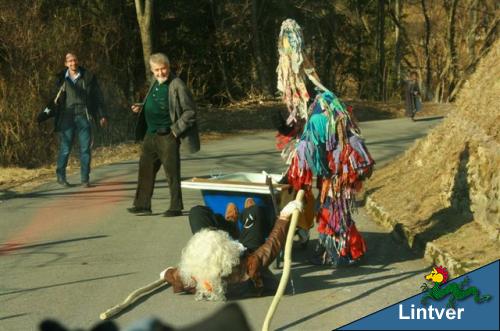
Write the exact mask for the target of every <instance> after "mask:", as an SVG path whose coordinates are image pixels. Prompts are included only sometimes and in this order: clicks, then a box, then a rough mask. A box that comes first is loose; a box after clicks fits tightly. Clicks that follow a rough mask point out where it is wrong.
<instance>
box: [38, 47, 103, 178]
mask: <svg viewBox="0 0 500 331" xmlns="http://www.w3.org/2000/svg"><path fill="white" fill-rule="evenodd" d="M64 65H65V66H66V69H64V70H63V71H61V72H60V73H59V74H58V75H57V81H56V84H57V85H56V88H57V92H56V93H54V95H56V97H55V99H54V100H52V101H51V102H50V103H49V105H48V106H47V107H46V108H45V110H44V111H43V112H42V113H41V114H40V115H39V116H38V121H39V122H41V121H44V120H45V119H47V118H50V117H54V118H55V131H56V132H58V135H59V153H58V156H57V167H56V175H57V183H59V184H60V185H62V186H64V187H70V186H71V185H70V184H69V183H68V181H67V180H66V166H67V165H68V159H69V154H70V152H71V148H72V146H73V140H74V137H75V136H76V137H77V139H78V143H79V145H80V181H81V185H82V186H83V187H90V181H89V180H90V160H91V145H92V143H91V142H92V138H91V120H92V119H94V120H96V122H98V123H99V124H100V126H101V127H104V126H106V125H107V123H108V120H107V115H106V112H105V110H104V103H103V98H102V93H101V90H100V88H99V84H98V82H97V78H96V76H95V75H94V74H92V73H91V72H90V71H88V70H86V69H85V68H83V67H81V66H79V65H78V58H77V56H76V55H75V54H74V53H68V54H66V56H65V62H64Z"/></svg>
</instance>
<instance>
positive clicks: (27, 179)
mask: <svg viewBox="0 0 500 331" xmlns="http://www.w3.org/2000/svg"><path fill="white" fill-rule="evenodd" d="M346 103H347V104H349V105H352V106H353V107H354V111H355V113H356V116H357V118H358V120H360V121H368V120H378V119H388V118H397V117H402V116H404V105H403V104H402V103H401V102H390V103H382V102H368V101H363V100H346ZM451 108H452V105H443V104H433V103H426V104H424V107H423V109H424V110H423V111H422V113H421V114H419V115H418V116H431V115H446V114H447V113H448V112H449V110H450V109H451ZM277 111H286V109H285V106H284V105H283V104H282V102H281V101H279V100H266V101H260V100H249V101H246V102H240V103H238V104H234V105H231V106H228V107H225V108H212V107H210V108H209V107H200V111H199V122H200V128H201V131H202V134H201V139H202V143H207V142H209V141H213V140H217V139H224V138H227V137H228V136H231V135H234V134H242V133H248V132H255V131H256V130H266V129H267V130H272V129H274V124H273V119H272V118H273V116H274V114H275V113H276V112H277ZM139 150H140V146H139V145H137V144H134V143H132V142H129V143H123V144H118V145H115V146H112V147H99V148H96V149H95V150H94V151H93V153H92V156H93V157H92V167H97V166H101V165H105V164H110V163H114V162H119V161H123V160H129V159H137V158H138V157H139ZM78 171H79V161H78V158H75V157H74V156H72V157H71V158H70V161H69V164H68V174H72V173H75V172H78ZM54 172H55V165H54V164H51V165H49V166H45V167H40V168H36V169H26V168H19V167H8V168H0V192H1V191H4V192H6V191H7V192H12V193H13V192H27V191H30V190H32V189H33V188H34V187H36V186H38V185H40V184H43V183H45V182H48V181H53V180H54V178H55V175H54Z"/></svg>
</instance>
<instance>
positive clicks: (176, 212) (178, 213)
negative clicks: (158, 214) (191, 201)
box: [163, 209, 182, 217]
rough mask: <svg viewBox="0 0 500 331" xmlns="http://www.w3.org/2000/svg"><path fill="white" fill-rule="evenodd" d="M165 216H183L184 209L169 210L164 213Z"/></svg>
mask: <svg viewBox="0 0 500 331" xmlns="http://www.w3.org/2000/svg"><path fill="white" fill-rule="evenodd" d="M163 216H164V217H176V216H182V210H170V209H169V210H167V211H165V212H164V213H163Z"/></svg>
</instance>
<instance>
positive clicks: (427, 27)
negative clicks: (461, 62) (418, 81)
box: [421, 0, 432, 100]
mask: <svg viewBox="0 0 500 331" xmlns="http://www.w3.org/2000/svg"><path fill="white" fill-rule="evenodd" d="M421 3H422V13H423V14H424V19H425V41H424V52H425V80H424V95H423V96H424V100H429V97H430V93H429V92H430V89H431V78H432V71H431V58H430V55H429V40H430V37H431V21H430V19H429V13H428V12H427V7H426V4H425V0H421Z"/></svg>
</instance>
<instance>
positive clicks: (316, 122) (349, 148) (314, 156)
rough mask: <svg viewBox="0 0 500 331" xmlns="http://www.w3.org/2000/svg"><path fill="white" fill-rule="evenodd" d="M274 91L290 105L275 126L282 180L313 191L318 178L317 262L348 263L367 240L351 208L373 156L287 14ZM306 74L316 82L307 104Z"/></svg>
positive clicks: (363, 246) (299, 30)
mask: <svg viewBox="0 0 500 331" xmlns="http://www.w3.org/2000/svg"><path fill="white" fill-rule="evenodd" d="M278 49H279V55H280V59H279V64H278V68H277V73H278V90H280V91H281V92H282V93H283V101H284V102H285V104H286V105H287V108H288V110H289V117H288V119H287V121H286V123H287V124H289V125H292V126H293V129H290V130H288V132H286V133H285V134H283V132H285V130H280V133H279V134H278V144H277V145H278V148H279V149H282V157H283V159H284V160H285V162H286V164H288V165H289V168H288V170H287V180H288V183H289V184H291V185H292V186H293V187H294V189H295V190H299V189H304V190H306V197H307V195H308V194H309V195H312V193H311V190H312V185H313V177H314V176H316V178H317V186H318V189H319V196H318V201H319V209H318V208H317V209H316V210H315V214H316V220H317V222H318V231H319V233H320V244H321V247H320V252H319V255H320V261H319V263H321V264H327V263H331V264H332V265H334V266H337V265H340V264H350V263H353V262H354V261H356V260H358V259H359V258H361V257H362V256H363V254H364V253H365V251H366V245H365V242H364V240H363V238H362V237H361V235H360V234H359V233H358V231H357V229H356V226H355V225H354V220H353V218H352V213H353V211H354V208H355V204H354V202H355V199H354V195H355V193H356V192H358V191H359V190H360V188H361V183H362V181H363V180H364V179H365V178H367V177H369V176H370V175H371V172H372V168H373V165H374V164H375V162H374V160H373V159H372V157H371V156H370V154H369V153H368V150H367V149H366V146H365V144H364V142H363V138H362V137H361V135H360V130H359V128H358V126H357V123H356V121H355V119H354V117H353V116H352V114H351V113H350V110H351V108H347V107H346V106H345V105H344V104H343V103H342V102H341V101H340V100H339V99H338V98H337V97H336V96H335V94H334V93H333V92H331V91H329V90H328V89H326V88H325V87H324V86H323V85H322V84H321V82H320V79H319V77H318V75H317V74H316V72H315V70H314V68H313V66H312V64H311V62H310V61H309V60H308V57H307V56H306V54H305V53H304V43H303V35H302V31H301V28H300V26H299V25H298V24H297V23H296V22H295V21H294V20H292V19H287V20H285V21H284V22H283V24H282V25H281V32H280V36H279V40H278ZM305 77H308V78H309V80H310V81H311V82H312V83H313V84H314V85H315V86H316V89H317V91H318V94H317V95H316V97H315V98H314V101H313V102H312V104H310V105H309V106H308V102H309V100H310V98H309V93H308V92H307V90H306V87H305Z"/></svg>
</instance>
